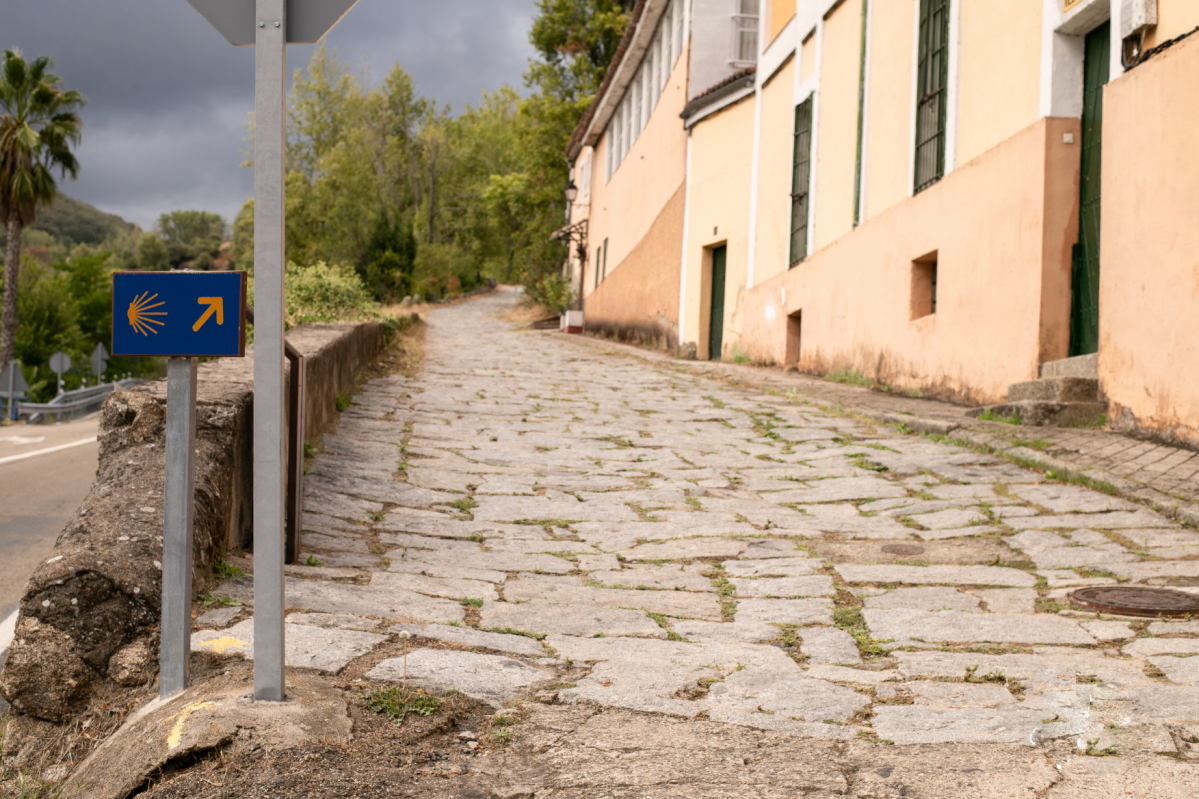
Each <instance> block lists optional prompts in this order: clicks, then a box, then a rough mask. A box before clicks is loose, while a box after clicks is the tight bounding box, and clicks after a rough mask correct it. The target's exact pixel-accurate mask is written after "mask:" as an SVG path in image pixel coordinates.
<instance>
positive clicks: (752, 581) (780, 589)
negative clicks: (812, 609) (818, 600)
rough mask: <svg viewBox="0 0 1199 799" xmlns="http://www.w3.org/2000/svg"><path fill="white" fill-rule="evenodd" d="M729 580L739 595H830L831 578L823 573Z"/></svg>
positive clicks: (784, 596) (831, 591) (782, 596)
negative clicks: (808, 575)
mask: <svg viewBox="0 0 1199 799" xmlns="http://www.w3.org/2000/svg"><path fill="white" fill-rule="evenodd" d="M730 582H732V584H733V585H734V587H735V588H736V590H737V596H739V597H779V598H788V597H800V596H832V595H833V594H834V593H835V591H834V590H833V578H832V577H826V576H824V575H813V576H810V577H757V578H734V579H732V580H731V581H730Z"/></svg>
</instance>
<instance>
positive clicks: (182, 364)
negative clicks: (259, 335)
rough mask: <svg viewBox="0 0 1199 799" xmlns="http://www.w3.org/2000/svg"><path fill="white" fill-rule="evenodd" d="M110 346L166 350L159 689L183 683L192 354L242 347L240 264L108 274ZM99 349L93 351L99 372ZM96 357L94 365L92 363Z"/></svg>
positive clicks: (168, 690) (173, 689) (232, 353)
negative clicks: (203, 269) (200, 269)
mask: <svg viewBox="0 0 1199 799" xmlns="http://www.w3.org/2000/svg"><path fill="white" fill-rule="evenodd" d="M112 302H113V315H112V316H113V322H112V351H113V353H115V354H116V355H129V356H144V355H166V356H167V357H168V358H169V359H170V360H169V361H167V448H166V480H165V482H166V485H165V490H164V492H163V529H162V643H161V648H160V650H159V656H158V660H159V670H160V671H159V673H160V678H159V694H160V695H161V696H164V697H166V696H171V695H172V694H175V693H177V692H179V691H182V690H183V689H184V688H186V687H187V677H188V661H189V660H190V654H191V628H192V618H191V608H192V569H193V557H194V556H193V543H192V527H193V523H194V517H195V472H196V393H197V385H196V384H197V375H198V372H197V363H198V362H197V360H196V358H198V357H201V356H205V357H222V356H223V357H234V358H237V357H241V356H244V355H245V353H246V312H245V308H246V273H245V272H117V273H116V274H114V275H113V278H112ZM101 353H103V355H104V356H107V353H106V352H104V351H103V350H102V349H101V348H97V350H96V352H95V353H93V354H92V361H93V364H92V365H93V369H94V370H95V371H96V372H97V373H101V372H103V363H104V361H103V359H102V358H99V357H98V356H99V355H101ZM97 363H98V364H99V368H97Z"/></svg>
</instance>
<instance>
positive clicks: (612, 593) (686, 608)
mask: <svg viewBox="0 0 1199 799" xmlns="http://www.w3.org/2000/svg"><path fill="white" fill-rule="evenodd" d="M504 598H505V599H506V600H507V601H508V602H527V601H530V600H535V601H537V602H541V603H545V604H554V605H563V606H566V607H574V608H581V607H593V608H640V609H643V610H648V611H650V612H653V613H662V614H665V615H667V616H679V617H682V618H689V619H707V620H710V621H714V620H717V619H720V618H721V612H720V602H719V601H718V600H717V598H716V597H714V596H712V595H710V594H699V593H692V592H688V591H637V590H623V589H615V588H591V587H589V586H585V585H583V583H582V581H581V580H579V579H578V578H575V577H561V578H547V579H543V580H517V581H512V580H510V581H508V583H507V584H506V585H505V586H504Z"/></svg>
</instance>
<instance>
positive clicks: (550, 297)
mask: <svg viewBox="0 0 1199 799" xmlns="http://www.w3.org/2000/svg"><path fill="white" fill-rule="evenodd" d="M525 291H526V293H527V294H528V297H529V299H530V300H532V301H533V302H535V303H537V304H538V305H540V306H542V307H545V308H549V309H550V310H551V311H555V312H557V313H562V312H563V311H565V310H566V309H568V308H569V307H570V306H571V305H572V304H573V303H574V300H575V292H574V290H573V289H572V288H571V286H570V280H569V279H567V278H566V277H564V276H563V275H558V274H554V275H546V276H544V277H542V278H541V279H540V280H538V281H536V282H534V283H532V284H526V288H525Z"/></svg>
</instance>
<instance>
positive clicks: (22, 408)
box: [17, 378, 146, 424]
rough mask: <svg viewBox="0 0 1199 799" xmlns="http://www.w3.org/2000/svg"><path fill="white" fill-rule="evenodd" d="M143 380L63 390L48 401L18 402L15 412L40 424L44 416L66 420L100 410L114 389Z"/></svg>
mask: <svg viewBox="0 0 1199 799" xmlns="http://www.w3.org/2000/svg"><path fill="white" fill-rule="evenodd" d="M144 382H146V381H145V380H138V379H136V378H131V379H128V380H119V381H117V382H115V383H103V384H101V385H98V386H89V387H88V388H79V389H75V390H74V391H65V392H63V393H62V394H59V395H58V396H57V397H55V398H54V399H52V400H50V401H49V402H18V403H17V413H18V414H19V415H21V416H26V417H28V418H27V421H28V423H29V424H40V423H41V422H42V421H43V420H44V419H45V418H46V417H52V421H55V422H62V421H67V420H70V419H71V418H73V417H74V416H76V415H80V416H83V415H86V414H89V413H92V412H94V411H98V410H100V406H101V405H103V404H104V400H106V399H108V395H109V394H111V393H113V392H114V391H117V390H120V389H126V388H133V387H134V386H140V385H141V384H142V383H144ZM64 417H65V418H64Z"/></svg>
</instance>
